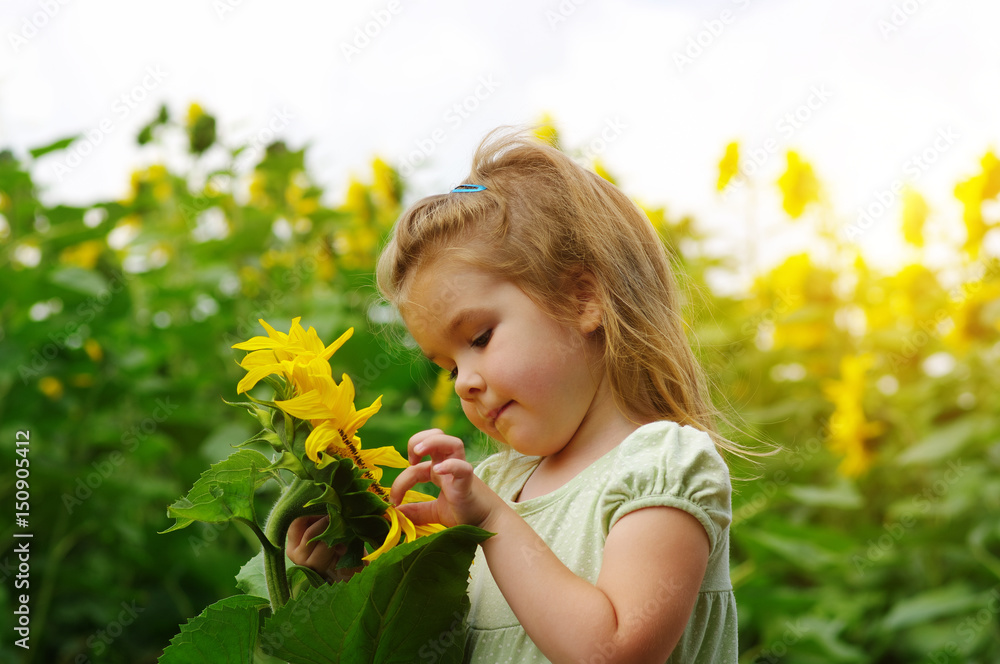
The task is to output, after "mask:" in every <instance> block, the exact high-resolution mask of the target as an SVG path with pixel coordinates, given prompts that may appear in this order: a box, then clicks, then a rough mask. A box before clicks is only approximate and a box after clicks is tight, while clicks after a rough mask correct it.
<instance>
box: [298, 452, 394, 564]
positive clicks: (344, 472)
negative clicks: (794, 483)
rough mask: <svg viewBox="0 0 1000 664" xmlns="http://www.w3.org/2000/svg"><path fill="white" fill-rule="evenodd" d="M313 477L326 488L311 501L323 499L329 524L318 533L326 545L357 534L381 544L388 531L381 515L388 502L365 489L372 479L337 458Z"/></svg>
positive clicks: (321, 500) (363, 538) (318, 501)
mask: <svg viewBox="0 0 1000 664" xmlns="http://www.w3.org/2000/svg"><path fill="white" fill-rule="evenodd" d="M313 477H314V478H316V479H317V480H318V481H319V482H320V483H322V484H325V485H326V486H327V487H328V488H327V489H326V490H325V491H324V492H323V494H322V495H321V496H319V497H317V498H315V499H313V500H312V501H311V503H326V506H327V510H328V514H329V515H330V525H329V526H328V527H327V529H326V531H324V532H323V533H322V534H321V535H320V536H319V537H318V539H319V541H322V542H325V543H326V544H327V545H329V546H335V545H337V544H342V543H349V542H350V541H351V540H353V539H355V538H357V537H360V538H361V539H362V540H364V541H365V542H367V543H369V544H371V545H373V546H374V547H379V546H381V544H382V542H383V541H385V537H386V535H388V533H389V522H388V521H387V520H386V519H385V518H384V516H383V515H384V514H385V511H386V510H387V509H388V508H389V504H388V503H387V502H385V501H384V500H382V499H381V498H379V497H378V496H377V495H375V493H373V492H372V491H369V490H368V487H370V486H371V485H372V484H373V482H372V480H370V479H368V478H366V477H364V474H363V472H362V471H361V470H360V469H359V468H358V467H357V466H355V465H354V462H353V461H351V460H350V459H344V458H337V459H336V460H335V461H334V462H332V463H330V464H329V465H328V466H326V467H325V468H322V469H316V470H314V471H313Z"/></svg>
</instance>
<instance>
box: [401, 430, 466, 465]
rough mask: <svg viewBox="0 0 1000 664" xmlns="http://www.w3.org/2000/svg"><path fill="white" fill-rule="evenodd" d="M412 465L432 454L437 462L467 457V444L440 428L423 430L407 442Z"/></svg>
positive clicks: (432, 457)
mask: <svg viewBox="0 0 1000 664" xmlns="http://www.w3.org/2000/svg"><path fill="white" fill-rule="evenodd" d="M406 447H407V452H408V456H409V460H410V465H416V464H417V463H419V462H420V460H421V459H422V458H424V457H425V456H428V455H430V457H431V459H432V460H433V461H435V462H441V461H443V460H445V459H465V444H464V443H463V442H462V441H461V439H459V438H456V437H455V436H449V435H447V434H445V433H444V432H443V431H441V430H440V429H429V430H428V431H421V432H420V433H418V434H416V435H415V436H413V437H412V438H410V442H409V443H408V444H407V446H406Z"/></svg>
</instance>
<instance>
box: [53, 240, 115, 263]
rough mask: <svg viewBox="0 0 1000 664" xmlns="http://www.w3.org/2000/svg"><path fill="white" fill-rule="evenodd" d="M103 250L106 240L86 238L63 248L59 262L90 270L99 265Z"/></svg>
mask: <svg viewBox="0 0 1000 664" xmlns="http://www.w3.org/2000/svg"><path fill="white" fill-rule="evenodd" d="M103 251H104V242H102V241H101V240H86V241H84V242H81V243H80V244H74V245H73V246H72V247H66V248H65V249H63V250H62V253H60V254H59V262H61V263H65V264H67V265H75V266H76V267H81V268H83V269H84V270H90V269H92V268H93V267H94V266H95V265H97V259H98V258H100V257H101V252H103Z"/></svg>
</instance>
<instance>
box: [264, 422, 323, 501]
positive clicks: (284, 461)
mask: <svg viewBox="0 0 1000 664" xmlns="http://www.w3.org/2000/svg"><path fill="white" fill-rule="evenodd" d="M271 435H272V436H273V435H274V434H271ZM275 438H277V437H275ZM279 444H280V443H279ZM276 451H279V452H281V457H280V458H279V459H278V460H277V461H275V462H274V463H272V464H271V465H270V466H268V467H267V469H268V470H274V471H277V470H280V469H284V470H290V471H292V472H293V473H295V474H296V475H297V476H299V477H301V478H302V479H304V480H308V479H311V478H310V477H309V473H307V472H306V468H305V466H303V465H302V462H301V461H300V460H299V458H298V457H297V456H295V455H294V454H292V453H291V452H289V451H288V450H285V449H277V450H276ZM316 500H317V499H314V500H311V501H310V502H309V503H308V504H312V503H314V502H316Z"/></svg>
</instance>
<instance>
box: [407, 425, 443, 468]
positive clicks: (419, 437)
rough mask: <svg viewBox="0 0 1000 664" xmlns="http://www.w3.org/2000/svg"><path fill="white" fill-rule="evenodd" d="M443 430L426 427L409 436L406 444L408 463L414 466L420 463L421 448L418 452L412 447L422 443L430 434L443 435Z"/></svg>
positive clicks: (422, 453)
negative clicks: (424, 429)
mask: <svg viewBox="0 0 1000 664" xmlns="http://www.w3.org/2000/svg"><path fill="white" fill-rule="evenodd" d="M443 434H444V431H442V430H441V429H427V430H426V431H421V432H420V433H415V434H413V436H411V437H410V440H409V442H407V444H406V451H407V456H408V457H409V461H410V465H411V466H415V465H417V464H418V463H420V459H421V457H423V455H424V452H423V449H421V453H420V454H418V453H417V452H416V451H415V450H414V448H415V447H417V446H418V445H420V444H421V443H423V442H424V441H425V440H427V439H428V438H430V437H431V436H438V435H443Z"/></svg>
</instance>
